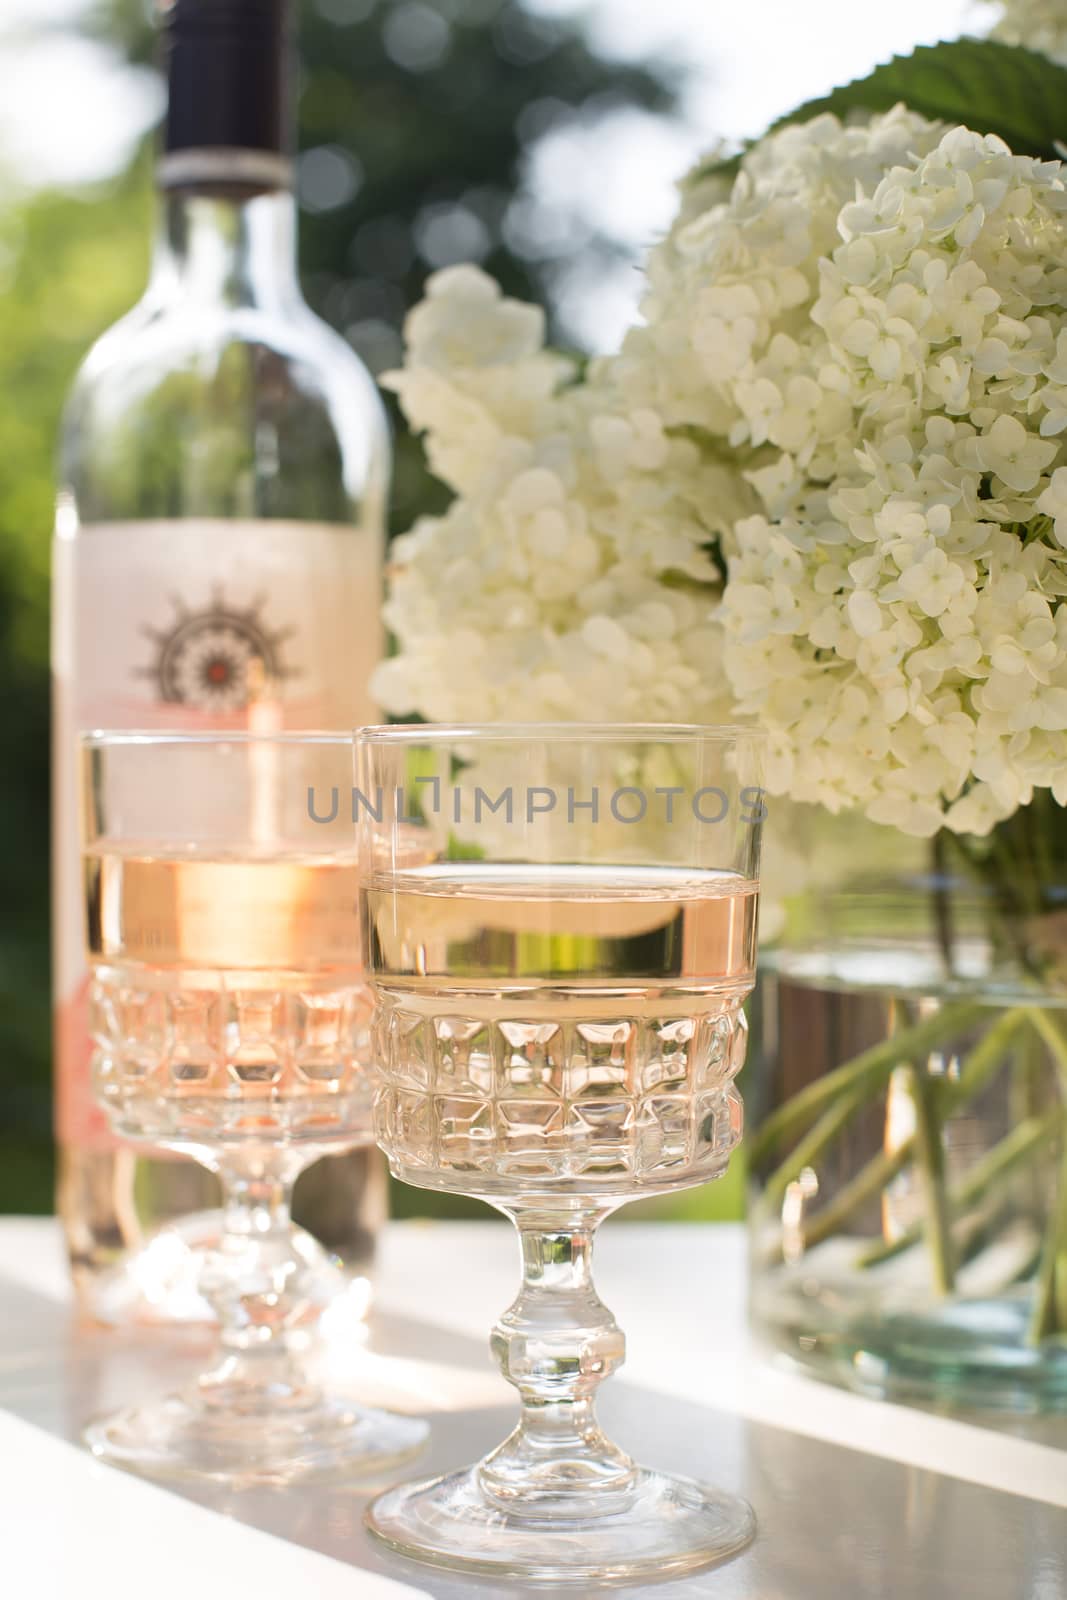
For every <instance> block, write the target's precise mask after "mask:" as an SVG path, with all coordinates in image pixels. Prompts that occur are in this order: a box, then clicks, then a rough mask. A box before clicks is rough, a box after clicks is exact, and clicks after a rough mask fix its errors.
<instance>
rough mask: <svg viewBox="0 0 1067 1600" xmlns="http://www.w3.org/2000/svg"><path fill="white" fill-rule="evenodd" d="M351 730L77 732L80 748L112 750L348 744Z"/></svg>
mask: <svg viewBox="0 0 1067 1600" xmlns="http://www.w3.org/2000/svg"><path fill="white" fill-rule="evenodd" d="M353 742H354V741H353V731H352V729H351V728H349V729H347V730H344V729H340V728H338V729H336V730H332V729H328V728H290V729H281V730H279V731H277V732H273V733H272V732H264V733H256V732H255V731H254V730H253V729H251V728H234V729H232V730H230V731H226V730H223V729H218V730H216V731H211V730H210V729H207V728H195V729H187V730H182V729H177V728H174V729H169V730H167V729H163V728H122V729H115V730H114V731H112V730H111V729H109V728H93V729H90V730H89V731H88V732H85V733H79V734H78V745H79V747H80V748H81V749H83V750H112V749H123V748H125V747H130V748H137V747H143V746H149V747H150V746H166V745H173V746H175V747H176V748H184V747H186V746H189V745H216V746H221V745H228V744H236V745H271V744H276V745H296V746H303V745H338V746H341V745H348V746H351V745H352V744H353Z"/></svg>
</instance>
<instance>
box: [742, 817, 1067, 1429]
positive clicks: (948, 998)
mask: <svg viewBox="0 0 1067 1600" xmlns="http://www.w3.org/2000/svg"><path fill="white" fill-rule="evenodd" d="M1064 822H1065V819H1064V813H1063V811H1062V809H1061V808H1060V807H1058V806H1056V805H1055V804H1054V803H1053V802H1052V800H1051V799H1050V798H1049V797H1048V796H1044V797H1041V798H1040V799H1039V800H1035V802H1034V803H1033V804H1032V805H1031V806H1029V807H1026V808H1023V809H1022V810H1021V811H1020V812H1018V813H1017V814H1016V816H1015V817H1013V818H1012V819H1010V820H1009V822H1007V823H1002V824H1000V825H999V826H998V827H997V828H995V829H993V831H992V833H991V834H990V835H989V836H987V837H986V838H983V839H970V838H963V839H960V838H954V837H951V836H947V835H944V834H943V835H939V836H938V837H937V838H936V839H935V840H933V841H932V842H931V844H930V845H929V846H928V847H927V855H926V859H925V861H923V860H922V859H915V860H914V861H912V862H910V863H909V862H908V861H907V859H906V854H907V852H905V859H903V860H902V859H900V854H901V853H900V852H899V851H897V852H895V854H896V855H897V857H898V859H897V860H896V861H895V862H894V863H893V864H892V865H891V866H889V867H888V868H885V869H882V870H880V871H877V872H874V873H872V872H870V871H867V872H855V871H853V872H851V873H847V872H846V873H845V874H844V878H843V881H838V882H837V883H836V884H834V885H833V886H832V887H830V888H824V889H823V890H822V891H820V892H819V893H809V894H807V895H805V896H802V897H800V898H799V899H798V900H797V901H795V902H794V903H793V905H792V906H791V907H790V910H789V915H788V917H787V919H786V926H785V930H784V932H783V933H782V935H781V937H780V939H779V941H778V944H777V947H776V948H775V949H774V950H772V951H770V952H769V953H768V954H767V955H766V956H765V958H764V974H763V980H762V985H761V988H762V1010H761V1023H762V1027H761V1029H760V1032H761V1034H762V1039H763V1047H762V1060H761V1062H760V1064H759V1065H758V1067H757V1068H756V1069H755V1070H753V1071H752V1073H751V1081H750V1082H749V1083H748V1085H747V1086H746V1104H748V1105H749V1106H750V1108H751V1127H752V1130H753V1131H752V1136H751V1139H750V1141H749V1170H750V1175H751V1178H752V1181H753V1192H752V1200H751V1206H750V1239H751V1291H750V1293H751V1311H752V1316H753V1319H754V1322H755V1324H756V1326H757V1328H758V1329H759V1330H760V1331H761V1332H762V1333H763V1334H764V1335H766V1336H767V1337H768V1338H769V1339H770V1341H771V1342H772V1343H773V1345H774V1346H776V1347H777V1348H778V1349H779V1350H782V1351H785V1352H786V1353H788V1355H790V1356H791V1357H792V1358H793V1359H794V1360H795V1361H797V1362H799V1363H801V1364H802V1365H803V1366H804V1367H806V1368H808V1369H810V1370H814V1371H815V1372H817V1373H818V1374H820V1375H821V1376H824V1377H828V1378H830V1379H833V1380H835V1381H837V1382H840V1383H842V1384H845V1385H847V1386H849V1387H851V1388H855V1389H858V1390H861V1391H863V1392H865V1393H868V1394H873V1395H879V1396H889V1397H893V1398H901V1399H916V1400H920V1401H928V1402H939V1401H948V1402H950V1403H954V1404H962V1405H978V1406H983V1407H991V1408H998V1409H1008V1410H1016V1411H1036V1410H1044V1409H1049V1410H1053V1409H1060V1410H1062V1409H1067V871H1064V865H1063V855H1064V851H1065V848H1067V829H1065V826H1064ZM877 831H878V832H879V833H880V832H882V830H877ZM892 853H894V852H891V854H892ZM873 854H874V855H875V856H877V851H875V852H873Z"/></svg>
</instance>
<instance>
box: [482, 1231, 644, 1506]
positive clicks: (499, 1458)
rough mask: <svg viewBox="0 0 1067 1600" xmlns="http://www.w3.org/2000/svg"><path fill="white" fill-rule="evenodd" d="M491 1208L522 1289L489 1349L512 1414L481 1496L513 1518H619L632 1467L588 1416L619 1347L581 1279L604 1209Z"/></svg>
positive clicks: (587, 1281)
mask: <svg viewBox="0 0 1067 1600" xmlns="http://www.w3.org/2000/svg"><path fill="white" fill-rule="evenodd" d="M501 1209H502V1210H505V1209H507V1212H508V1215H510V1216H511V1218H512V1220H513V1221H514V1223H515V1225H516V1227H517V1228H518V1230H519V1240H520V1244H521V1248H522V1288H521V1289H520V1291H519V1294H518V1297H517V1299H516V1300H515V1301H514V1303H513V1304H512V1305H511V1306H510V1307H509V1308H508V1310H507V1311H505V1313H504V1315H503V1316H502V1317H501V1319H500V1321H499V1322H498V1323H497V1325H496V1327H495V1328H494V1330H493V1334H492V1338H491V1342H490V1346H491V1349H492V1352H493V1354H494V1356H495V1357H496V1359H497V1361H498V1362H499V1364H500V1369H501V1371H502V1372H503V1374H504V1376H505V1378H507V1380H508V1382H509V1383H512V1384H514V1386H515V1388H516V1389H517V1390H518V1392H519V1400H520V1402H521V1406H522V1412H521V1416H520V1419H519V1425H518V1427H517V1428H516V1429H515V1430H514V1432H513V1433H512V1434H511V1435H510V1436H509V1437H508V1438H507V1439H505V1441H504V1443H503V1444H502V1445H500V1446H499V1448H498V1449H496V1450H494V1451H493V1453H492V1454H491V1455H490V1456H487V1457H486V1459H485V1461H483V1462H482V1464H481V1467H480V1469H479V1471H480V1477H481V1485H482V1489H483V1491H484V1492H485V1494H486V1495H487V1496H488V1497H489V1498H490V1499H491V1500H494V1501H495V1502H496V1503H497V1504H498V1505H499V1506H500V1507H501V1509H504V1510H507V1511H509V1512H511V1513H512V1514H513V1515H523V1514H529V1515H532V1516H537V1517H544V1516H546V1515H553V1514H555V1515H558V1516H561V1517H566V1516H573V1515H592V1514H598V1515H599V1514H604V1513H606V1512H608V1511H612V1510H624V1509H625V1506H626V1504H627V1501H628V1499H629V1496H630V1492H631V1490H632V1488H633V1485H634V1482H635V1477H636V1472H635V1468H634V1464H633V1462H632V1461H631V1460H630V1458H629V1456H627V1455H626V1454H625V1453H624V1452H623V1451H622V1450H620V1449H618V1447H617V1446H615V1445H613V1444H611V1443H610V1441H609V1440H608V1439H607V1438H606V1437H605V1436H604V1434H603V1433H602V1432H601V1430H600V1426H599V1424H598V1422H597V1420H596V1414H595V1410H594V1397H595V1395H596V1391H597V1389H598V1387H599V1385H600V1384H601V1383H602V1382H603V1380H604V1379H605V1378H606V1377H608V1376H610V1374H611V1373H612V1372H614V1371H615V1369H616V1368H617V1367H620V1366H621V1365H622V1362H623V1360H624V1357H625V1348H626V1347H625V1341H624V1339H623V1335H622V1332H621V1330H620V1329H619V1327H618V1325H617V1324H616V1322H615V1318H614V1317H613V1316H612V1314H611V1312H610V1311H609V1310H608V1308H607V1306H605V1305H604V1303H603V1301H602V1300H601V1299H600V1296H599V1295H598V1294H597V1292H596V1289H595V1288H594V1286H593V1279H592V1274H591V1270H590V1268H591V1257H592V1247H593V1235H594V1232H595V1230H596V1228H597V1226H598V1224H599V1223H600V1222H601V1221H602V1220H603V1218H604V1217H605V1216H607V1215H609V1214H610V1212H611V1211H612V1210H613V1209H614V1207H613V1206H610V1205H609V1206H606V1207H603V1208H600V1209H593V1210H581V1211H579V1212H573V1213H569V1212H567V1211H566V1210H565V1209H561V1211H560V1213H559V1214H555V1215H546V1214H545V1213H544V1212H543V1211H534V1210H531V1209H527V1208H516V1209H508V1208H505V1207H501ZM597 1508H599V1510H598V1509H597Z"/></svg>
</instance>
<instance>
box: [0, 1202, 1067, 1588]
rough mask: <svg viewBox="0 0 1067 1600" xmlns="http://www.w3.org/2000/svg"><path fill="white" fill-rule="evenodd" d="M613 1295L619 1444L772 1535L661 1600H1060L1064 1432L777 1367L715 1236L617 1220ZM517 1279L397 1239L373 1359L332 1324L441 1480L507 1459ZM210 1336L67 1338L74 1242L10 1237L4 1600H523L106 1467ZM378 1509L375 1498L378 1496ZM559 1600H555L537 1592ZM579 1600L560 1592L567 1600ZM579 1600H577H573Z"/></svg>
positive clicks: (740, 1258) (358, 1381) (339, 1354)
mask: <svg viewBox="0 0 1067 1600" xmlns="http://www.w3.org/2000/svg"><path fill="white" fill-rule="evenodd" d="M596 1276H597V1282H598V1287H599V1288H600V1292H601V1294H602V1296H603V1298H604V1299H605V1300H606V1302H607V1303H608V1304H609V1305H610V1306H611V1308H612V1310H613V1311H614V1312H615V1314H616V1316H617V1318H618V1320H619V1323H620V1325H621V1326H622V1327H623V1329H624V1331H625V1333H626V1335H627V1344H628V1350H627V1364H626V1367H625V1368H624V1369H623V1373H622V1374H620V1376H619V1377H617V1378H615V1379H614V1380H612V1382H611V1383H610V1384H609V1385H607V1386H606V1387H605V1389H604V1390H603V1391H602V1394H603V1405H602V1411H603V1414H604V1417H605V1420H606V1422H607V1424H608V1426H609V1428H611V1430H612V1431H613V1432H614V1433H615V1434H616V1436H617V1437H618V1439H619V1442H620V1443H621V1444H623V1445H624V1446H626V1447H627V1448H628V1449H630V1450H631V1451H633V1452H634V1453H636V1454H639V1455H641V1456H643V1457H644V1458H645V1459H647V1460H648V1461H649V1462H650V1463H653V1464H656V1465H661V1466H673V1467H675V1468H677V1470H679V1471H683V1472H688V1473H690V1474H691V1475H694V1476H698V1477H700V1476H703V1477H705V1478H708V1479H711V1480H713V1481H717V1482H719V1483H720V1484H722V1485H723V1486H724V1487H728V1488H736V1489H737V1490H739V1491H740V1492H742V1493H744V1494H746V1495H747V1497H748V1498H749V1499H750V1500H751V1501H752V1503H753V1504H754V1506H755V1508H756V1512H757V1516H758V1518H759V1522H760V1534H759V1537H758V1539H757V1541H756V1543H755V1545H754V1546H753V1547H752V1549H751V1550H750V1551H748V1552H746V1553H745V1554H744V1555H743V1556H741V1557H739V1558H738V1559H737V1560H735V1561H733V1562H731V1563H729V1564H728V1565H726V1566H724V1567H721V1568H717V1569H714V1570H712V1571H710V1572H707V1573H704V1574H697V1575H694V1576H693V1577H691V1578H688V1579H684V1580H678V1581H675V1582H671V1583H669V1584H665V1585H649V1584H645V1585H641V1586H630V1587H628V1588H627V1589H625V1591H623V1592H624V1593H626V1594H627V1595H638V1594H650V1595H655V1596H657V1597H659V1600H676V1597H677V1600H681V1597H683V1596H684V1597H686V1600H689V1597H691V1596H692V1597H696V1596H701V1597H707V1600H1067V1418H1060V1419H1044V1420H1040V1421H1035V1423H1034V1424H1033V1425H1032V1426H1030V1427H1029V1428H1027V1426H1026V1425H1025V1424H1022V1425H1020V1426H1021V1432H1022V1433H1023V1434H1025V1433H1027V1432H1029V1433H1030V1434H1031V1437H1024V1436H1020V1430H1015V1431H1012V1430H1011V1429H1009V1428H1006V1427H1005V1425H1004V1424H1003V1422H1000V1423H999V1424H998V1425H996V1426H986V1425H984V1424H982V1423H981V1422H980V1421H968V1420H963V1419H960V1418H949V1417H946V1416H939V1415H933V1414H931V1413H928V1412H924V1411H919V1410H912V1409H910V1408H905V1407H901V1406H895V1405H889V1404H886V1403H885V1402H880V1401H877V1402H876V1401H872V1400H866V1399H863V1398H861V1397H858V1396H855V1395H850V1394H846V1393H843V1392H841V1391H839V1390H836V1389H833V1388H830V1387H828V1386H826V1385H823V1384H820V1383H817V1382H815V1381H813V1380H811V1379H808V1378H805V1377H803V1376H800V1375H798V1374H796V1373H794V1372H791V1371H788V1370H785V1369H784V1368H782V1367H780V1366H778V1365H776V1364H774V1363H772V1362H770V1361H768V1360H767V1358H766V1357H765V1356H764V1355H763V1354H761V1353H760V1352H759V1351H758V1350H756V1349H754V1348H753V1346H752V1343H751V1341H750V1339H749V1337H748V1335H747V1332H746V1329H745V1323H744V1315H743V1312H744V1241H743V1236H742V1231H741V1229H740V1228H735V1227H731V1226H722V1225H707V1226H705V1225H698V1224H674V1225H663V1224H651V1223H630V1224H627V1223H626V1222H625V1221H622V1222H619V1221H612V1222H609V1223H608V1224H607V1225H606V1226H605V1227H604V1228H603V1230H602V1232H601V1236H600V1240H599V1241H598V1248H597V1272H596ZM516 1283H517V1258H516V1248H515V1244H514V1241H513V1239H512V1237H511V1235H510V1230H509V1229H508V1228H507V1227H506V1226H505V1225H504V1224H502V1223H497V1222H487V1223H431V1222H427V1223H419V1222H407V1223H393V1224H390V1225H389V1227H388V1228H387V1229H386V1231H385V1234H384V1238H383V1243H382V1250H381V1255H380V1267H379V1273H378V1291H377V1302H376V1310H375V1313H374V1316H373V1318H372V1325H371V1331H370V1338H369V1342H361V1341H360V1338H359V1336H358V1328H357V1329H353V1327H351V1326H346V1325H345V1319H344V1317H343V1315H340V1316H338V1317H336V1318H335V1319H334V1321H333V1324H332V1325H331V1327H330V1352H331V1354H330V1364H331V1367H332V1370H333V1373H334V1376H335V1379H336V1380H337V1381H339V1382H346V1383H351V1384H352V1385H353V1387H358V1389H359V1392H360V1393H361V1394H363V1395H365V1396H369V1397H372V1398H374V1399H375V1400H378V1401H385V1402H388V1403H392V1404H397V1405H401V1406H405V1407H406V1408H407V1409H412V1410H418V1411H422V1412H423V1413H425V1414H427V1415H429V1416H430V1419H431V1422H432V1425H433V1438H432V1442H431V1445H430V1448H429V1450H428V1452H427V1455H426V1458H425V1459H424V1461H423V1462H421V1463H416V1465H415V1466H414V1467H413V1468H412V1467H409V1468H408V1469H407V1472H408V1474H410V1473H411V1472H412V1471H415V1472H419V1473H424V1472H425V1471H427V1470H429V1471H437V1470H445V1469H447V1468H449V1467H452V1466H457V1465H460V1464H461V1463H463V1462H464V1461H467V1460H470V1459H473V1458H474V1457H475V1456H476V1455H478V1454H480V1453H482V1451H483V1450H484V1449H486V1448H488V1447H489V1446H491V1445H492V1444H493V1443H495V1442H496V1441H497V1440H499V1439H500V1438H502V1437H503V1435H504V1433H505V1432H506V1431H507V1429H508V1427H509V1426H510V1417H511V1414H512V1412H513V1411H514V1397H513V1395H512V1393H511V1391H510V1390H509V1389H508V1387H507V1385H506V1384H504V1382H503V1380H502V1379H501V1378H500V1376H499V1374H498V1373H497V1372H496V1371H495V1369H494V1368H493V1367H492V1366H491V1364H490V1361H489V1357H488V1353H487V1350H486V1338H487V1334H488V1329H489V1326H490V1324H491V1323H492V1321H493V1320H494V1319H495V1317H496V1316H497V1315H498V1314H499V1313H500V1311H501V1310H502V1309H503V1308H504V1307H505V1306H506V1305H507V1304H508V1303H509V1302H510V1300H511V1299H512V1298H513V1296H514V1293H515V1288H516ZM206 1354H207V1352H206V1350H205V1347H204V1345H203V1341H202V1339H200V1340H199V1342H198V1340H197V1339H196V1338H193V1339H190V1337H189V1336H188V1335H185V1336H184V1337H183V1338H182V1339H174V1338H172V1337H170V1336H169V1335H161V1334H158V1333H157V1334H151V1333H138V1334H122V1335H119V1334H114V1333H99V1332H97V1333H86V1332H85V1331H83V1330H78V1329H77V1328H76V1326H75V1325H74V1322H73V1319H72V1316H71V1312H70V1307H69V1299H68V1289H67V1283H66V1275H65V1267H64V1263H63V1258H62V1251H61V1246H60V1240H59V1235H58V1230H57V1229H56V1226H55V1224H54V1223H52V1222H51V1221H48V1220H41V1219H17V1218H9V1219H5V1220H0V1595H4V1596H8V1595H9V1596H11V1600H16V1597H19V1600H21V1597H23V1596H27V1597H30V1596H32V1600H75V1597H77V1600H82V1597H85V1596H88V1597H89V1600H93V1597H95V1596H96V1595H100V1596H104V1595H107V1596H108V1597H110V1600H170V1597H171V1596H173V1597H174V1600H177V1597H179V1596H180V1597H181V1600H189V1596H190V1595H193V1596H196V1597H197V1600H214V1597H215V1596H218V1597H219V1600H230V1597H231V1596H233V1597H236V1596H240V1597H242V1600H243V1597H244V1596H254V1597H255V1600H299V1597H303V1596H308V1597H314V1600H333V1597H334V1596H335V1595H336V1596H341V1595H344V1596H345V1597H347V1600H379V1597H381V1600H386V1597H389V1596H393V1597H395V1600H403V1597H405V1596H408V1597H410V1596H412V1595H417V1594H427V1595H433V1596H436V1597H439V1600H479V1597H482V1600H517V1597H519V1596H522V1595H524V1594H525V1593H527V1592H532V1591H524V1590H522V1589H521V1588H519V1587H515V1586H508V1587H500V1586H498V1585H495V1584H491V1583H485V1582H478V1581H477V1580H474V1579H464V1578H456V1577H454V1576H452V1577H450V1576H447V1575H444V1574H438V1573H436V1572H434V1571H432V1570H431V1569H429V1568H423V1567H416V1566H414V1565H412V1564H410V1563H404V1562H401V1561H399V1560H396V1559H394V1558H392V1557H390V1556H388V1555H387V1554H385V1553H384V1552H380V1551H379V1550H378V1549H377V1547H375V1546H374V1545H373V1544H371V1543H369V1542H368V1540H367V1537H366V1535H365V1533H364V1531H363V1528H362V1522H361V1518H362V1512H363V1509H364V1506H365V1504H366V1500H367V1498H368V1494H369V1488H368V1486H367V1484H366V1483H365V1482H364V1481H362V1480H352V1481H351V1482H349V1483H347V1484H341V1485H339V1486H337V1487H336V1488H330V1489H328V1490H327V1489H323V1488H322V1487H321V1486H319V1487H316V1488H314V1489H312V1488H310V1487H309V1488H305V1489H300V1488H293V1489H290V1490H287V1491H285V1492H281V1491H256V1492H245V1493H243V1494H237V1493H231V1494H228V1495H227V1494H221V1495H218V1494H216V1495H211V1494H208V1493H203V1494H202V1493H200V1492H198V1491H185V1490H182V1491H172V1490H170V1489H165V1488H161V1487H158V1486H156V1485H153V1484H149V1483H147V1482H142V1481H140V1480H138V1479H136V1478H134V1477H131V1476H129V1475H126V1474H123V1473H120V1472H117V1471H114V1470H112V1469H109V1468H106V1467H103V1466H101V1465H99V1464H98V1463H97V1462H95V1461H93V1460H92V1459H91V1458H90V1457H89V1456H88V1455H87V1454H86V1452H85V1451H84V1450H83V1449H82V1448H81V1446H80V1445H79V1444H78V1442H77V1440H78V1437H79V1432H80V1429H81V1426H82V1425H83V1424H84V1422H85V1421H86V1420H87V1418H88V1417H90V1416H92V1415H94V1414H97V1413H99V1412H101V1411H106V1410H108V1409H110V1408H111V1407H113V1406H114V1405H117V1404H119V1403H122V1402H123V1401H124V1400H126V1399H128V1398H136V1397H137V1396H139V1395H143V1394H146V1393H153V1392H155V1393H158V1392H160V1390H161V1388H163V1387H169V1386H173V1384H174V1383H175V1382H178V1381H181V1380H182V1379H183V1378H185V1377H186V1376H188V1375H190V1374H191V1373H192V1372H194V1371H195V1370H196V1368H197V1366H198V1364H199V1365H203V1363H204V1360H205V1358H206ZM375 1487H377V1486H375ZM539 1592H540V1593H541V1594H544V1592H545V1591H544V1590H543V1589H542V1590H540V1591H539ZM560 1592H563V1591H560ZM569 1592H572V1591H569Z"/></svg>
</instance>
